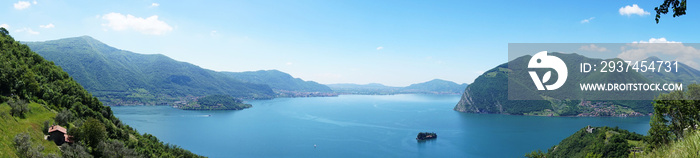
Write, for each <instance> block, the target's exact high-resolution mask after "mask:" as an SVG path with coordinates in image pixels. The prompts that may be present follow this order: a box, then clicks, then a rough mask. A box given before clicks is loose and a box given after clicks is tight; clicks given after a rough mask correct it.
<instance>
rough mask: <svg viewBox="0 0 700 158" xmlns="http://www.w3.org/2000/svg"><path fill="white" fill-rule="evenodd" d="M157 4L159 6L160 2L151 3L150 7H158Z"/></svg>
mask: <svg viewBox="0 0 700 158" xmlns="http://www.w3.org/2000/svg"><path fill="white" fill-rule="evenodd" d="M158 6H160V4H158V3H151V7H158Z"/></svg>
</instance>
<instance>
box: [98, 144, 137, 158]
mask: <svg viewBox="0 0 700 158" xmlns="http://www.w3.org/2000/svg"><path fill="white" fill-rule="evenodd" d="M97 149H98V150H100V151H99V152H98V153H100V154H101V155H102V157H104V158H120V157H141V156H139V154H138V153H136V151H134V150H132V149H129V148H127V147H125V146H124V143H122V142H121V141H118V140H110V141H102V142H100V145H98V147H97Z"/></svg>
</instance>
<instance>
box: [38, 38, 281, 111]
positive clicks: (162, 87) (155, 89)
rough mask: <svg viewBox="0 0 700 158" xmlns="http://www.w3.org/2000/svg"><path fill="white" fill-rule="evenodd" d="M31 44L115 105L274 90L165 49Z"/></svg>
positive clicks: (73, 41) (78, 42) (83, 42)
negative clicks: (165, 52)
mask: <svg viewBox="0 0 700 158" xmlns="http://www.w3.org/2000/svg"><path fill="white" fill-rule="evenodd" d="M26 44H27V45H28V46H29V47H30V48H31V49H32V50H33V51H35V52H36V53H38V54H39V55H41V56H42V57H44V58H45V59H47V60H49V61H53V62H54V63H56V65H58V66H61V68H63V70H65V71H66V72H68V74H70V75H71V76H72V77H73V78H74V79H75V80H76V81H77V82H78V83H80V84H81V85H83V86H84V87H85V89H87V90H88V91H90V92H91V93H92V94H93V95H95V96H96V97H98V98H99V99H100V100H101V101H103V102H105V103H106V104H110V105H119V104H165V103H170V102H173V101H176V100H178V98H179V97H185V96H188V95H191V96H204V95H212V94H225V95H231V96H234V97H239V98H271V97H273V96H274V92H273V91H272V90H271V89H270V87H268V86H267V85H263V84H253V83H245V82H242V81H239V80H236V79H233V78H230V77H229V76H226V75H224V74H221V73H218V72H215V71H211V70H207V69H203V68H200V67H198V66H196V65H192V64H189V63H185V62H179V61H175V60H173V59H171V58H168V57H166V56H164V55H160V54H149V55H146V54H137V53H133V52H129V51H125V50H120V49H117V48H113V47H110V46H108V45H106V44H104V43H102V42H100V41H98V40H95V39H93V38H91V37H89V36H82V37H74V38H65V39H59V40H53V41H45V42H26Z"/></svg>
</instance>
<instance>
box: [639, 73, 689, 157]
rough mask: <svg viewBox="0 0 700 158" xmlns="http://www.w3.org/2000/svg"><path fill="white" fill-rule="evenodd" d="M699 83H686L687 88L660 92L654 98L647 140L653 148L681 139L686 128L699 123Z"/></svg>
mask: <svg viewBox="0 0 700 158" xmlns="http://www.w3.org/2000/svg"><path fill="white" fill-rule="evenodd" d="M698 99H700V85H698V84H691V85H688V90H687V91H685V92H683V91H674V92H671V93H667V94H661V95H659V97H657V98H656V99H654V116H653V117H652V118H651V122H649V124H650V125H651V129H649V137H648V139H647V141H648V142H649V143H650V144H652V145H651V146H650V147H651V148H654V147H657V146H660V145H665V144H668V143H670V142H672V141H674V140H678V139H683V138H684V137H685V133H686V132H687V131H688V130H697V128H698V125H699V124H700V105H699V104H700V102H699V101H698Z"/></svg>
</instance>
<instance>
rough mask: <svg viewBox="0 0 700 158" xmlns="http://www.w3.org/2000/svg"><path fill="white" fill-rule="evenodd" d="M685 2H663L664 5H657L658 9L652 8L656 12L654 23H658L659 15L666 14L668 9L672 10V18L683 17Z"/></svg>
mask: <svg viewBox="0 0 700 158" xmlns="http://www.w3.org/2000/svg"><path fill="white" fill-rule="evenodd" d="M685 2H686V0H664V3H663V4H661V5H659V7H656V8H654V10H655V11H656V18H655V20H656V23H657V24H658V23H659V19H660V18H661V14H667V13H668V8H673V17H674V18H675V17H678V16H681V15H685V8H686V3H685Z"/></svg>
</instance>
